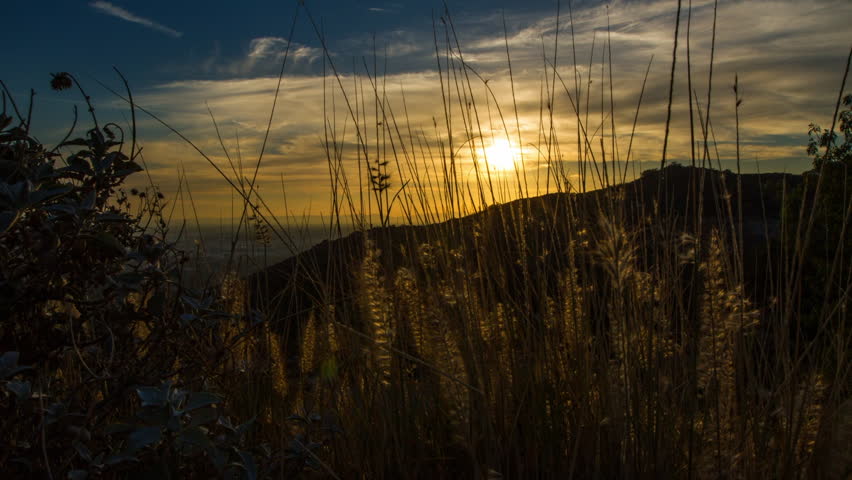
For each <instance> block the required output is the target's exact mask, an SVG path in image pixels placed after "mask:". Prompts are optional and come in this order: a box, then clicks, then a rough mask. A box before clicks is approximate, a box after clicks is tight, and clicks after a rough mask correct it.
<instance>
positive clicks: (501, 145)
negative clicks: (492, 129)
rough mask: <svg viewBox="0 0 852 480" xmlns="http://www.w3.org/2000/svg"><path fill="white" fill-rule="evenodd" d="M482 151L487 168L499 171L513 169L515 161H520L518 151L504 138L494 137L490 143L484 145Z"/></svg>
mask: <svg viewBox="0 0 852 480" xmlns="http://www.w3.org/2000/svg"><path fill="white" fill-rule="evenodd" d="M484 153H485V155H484V157H485V158H484V160H485V161H487V162H488V168H489V169H491V170H496V171H499V172H508V171H512V170H514V169H515V167H516V162H519V161H520V152H519V151H518V149H516V148H515V147H513V146H512V145H511V144H510V143H509V141H508V140H506V139H505V138H495V139H494V140H493V141H492V142H491V145H489V146H487V147H485V152H484ZM517 166H518V167H520V165H517Z"/></svg>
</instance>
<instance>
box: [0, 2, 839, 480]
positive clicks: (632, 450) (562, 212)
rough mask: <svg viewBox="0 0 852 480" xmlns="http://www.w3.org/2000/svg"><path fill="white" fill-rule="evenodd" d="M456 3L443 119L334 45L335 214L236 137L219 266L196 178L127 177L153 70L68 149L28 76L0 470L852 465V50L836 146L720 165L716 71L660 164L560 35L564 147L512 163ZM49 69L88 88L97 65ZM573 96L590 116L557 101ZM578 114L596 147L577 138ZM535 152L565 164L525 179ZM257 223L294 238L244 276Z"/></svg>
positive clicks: (5, 336)
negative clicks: (272, 184) (166, 191)
mask: <svg viewBox="0 0 852 480" xmlns="http://www.w3.org/2000/svg"><path fill="white" fill-rule="evenodd" d="M309 21H310V22H313V18H311V17H310V16H309ZM313 25H314V28H316V29H317V35H318V37H319V38H320V39H321V38H322V36H321V35H320V29H319V28H318V27H317V26H316V24H313ZM435 28H436V40H435V47H436V62H437V64H438V66H439V71H440V76H439V81H440V85H439V87H440V91H441V92H442V96H441V97H440V98H437V99H436V102H442V103H443V105H444V110H445V112H446V118H444V119H438V120H436V123H435V129H436V131H439V132H440V134H439V135H435V136H434V137H428V136H427V135H426V134H424V133H422V132H421V133H417V132H412V126H410V125H407V124H406V120H405V115H404V113H403V112H395V111H393V110H392V109H391V108H390V102H389V101H388V95H390V94H389V93H388V92H387V91H385V90H383V87H381V86H380V85H381V80H380V77H379V73H378V71H375V70H374V71H372V72H370V71H369V70H367V71H366V72H365V73H364V74H363V76H361V77H360V78H359V79H358V82H361V83H359V84H357V85H358V87H357V88H355V89H354V90H351V91H350V90H349V89H347V88H346V87H345V86H344V85H343V83H342V81H340V79H341V77H340V75H338V74H337V71H336V69H335V66H334V63H333V57H332V56H331V55H327V56H326V61H327V62H328V78H329V79H330V81H331V82H332V83H333V84H335V85H336V87H335V88H338V89H339V90H338V93H337V94H338V95H342V96H343V97H344V98H345V102H346V109H347V112H348V115H349V118H348V121H349V122H351V123H352V124H353V126H352V127H350V130H349V133H348V135H349V136H345V135H343V134H342V133H341V134H338V133H336V131H334V130H327V131H326V132H325V141H326V145H327V148H326V152H327V158H326V161H327V162H326V165H327V168H328V172H329V181H330V184H331V185H332V196H331V199H330V208H329V211H331V212H333V215H332V217H331V218H330V219H329V220H328V222H327V224H326V225H325V226H324V228H326V231H327V232H328V235H327V236H328V241H327V242H324V243H322V244H320V245H318V246H317V247H315V248H314V249H311V250H308V251H304V245H303V243H302V242H299V241H298V240H297V236H298V233H299V232H300V231H301V232H302V233H303V234H306V233H305V232H307V231H308V230H307V227H306V226H304V224H303V223H300V221H299V220H298V219H292V218H279V217H276V216H275V215H273V214H272V211H271V210H270V208H269V207H268V205H267V203H266V201H265V200H264V199H263V197H261V196H260V195H259V193H258V191H257V190H256V188H255V181H254V179H256V178H257V175H256V172H257V169H258V168H259V167H260V160H258V163H257V166H247V167H246V169H247V170H246V171H241V172H240V173H239V175H237V174H236V169H235V168H234V166H233V165H231V169H232V170H233V172H234V175H233V176H229V175H230V174H229V173H228V168H220V167H219V166H216V164H215V163H214V162H213V161H212V160H211V161H210V163H211V164H212V166H211V168H213V167H215V168H217V170H218V171H219V173H221V174H222V176H223V177H225V178H226V179H227V180H228V182H229V183H230V185H231V187H232V188H233V192H234V194H235V195H236V196H237V197H238V198H240V199H242V206H241V208H242V216H241V217H240V218H237V219H235V220H236V225H237V228H236V231H234V230H233V229H224V230H222V231H225V232H227V231H229V230H230V231H231V232H233V233H232V236H231V238H230V239H229V240H230V242H231V249H230V252H229V253H230V255H223V258H220V259H218V260H217V261H216V263H215V264H216V265H217V267H216V268H215V269H213V270H216V271H211V269H209V268H207V269H206V270H205V269H203V268H201V267H199V266H198V265H199V263H198V262H202V261H203V256H199V255H197V254H198V251H196V252H192V251H188V252H184V251H182V250H181V249H179V248H176V246H175V245H174V244H173V243H171V242H172V241H173V240H174V239H175V236H176V233H179V232H175V229H174V228H172V227H170V224H169V222H168V221H167V220H168V218H169V215H170V213H169V208H170V205H172V202H170V199H169V198H167V197H164V196H163V195H162V194H160V193H159V191H158V190H157V188H156V186H155V185H150V187H149V188H148V189H146V190H144V191H137V190H133V191H129V190H125V189H124V188H123V183H124V181H125V179H126V178H127V176H129V175H131V174H135V175H144V173H137V172H142V170H143V166H142V165H141V164H142V158H141V155H140V149H139V145H138V144H137V138H136V116H137V115H141V114H147V111H145V110H144V106H139V105H136V104H135V103H134V101H133V97H132V92H131V91H130V88H129V87H128V89H127V91H126V92H116V95H119V96H120V97H121V98H123V99H126V101H127V102H128V108H129V110H130V112H131V122H132V123H131V125H126V126H119V125H117V124H114V123H107V124H102V123H98V120H99V119H98V118H97V116H96V113H95V109H94V108H91V105H90V115H89V117H88V118H87V119H86V121H90V122H91V126H90V128H91V129H90V130H88V131H86V133H85V134H84V135H82V136H81V137H80V138H77V139H72V140H68V138H72V135H71V134H70V133H69V137H68V138H66V140H65V141H63V143H62V144H61V145H60V146H57V147H56V148H54V149H52V150H49V148H50V147H48V146H44V145H42V144H40V143H39V142H37V141H36V140H35V139H34V138H33V137H32V136H31V135H30V117H29V116H28V114H27V110H26V108H24V107H23V105H22V104H20V103H15V99H13V98H12V97H11V95H10V94H9V93H8V92H7V91H5V85H3V88H4V92H3V107H2V108H3V111H2V114H0V175H2V181H0V382H2V383H0V385H2V386H3V391H2V393H0V412H2V414H3V415H2V417H0V431H2V432H3V434H2V439H0V441H2V442H3V443H2V445H3V447H2V448H0V471H2V472H8V475H9V477H8V478H12V477H15V478H36V477H38V478H71V479H75V480H76V479H83V478H125V477H133V476H137V475H138V476H139V477H141V478H149V477H160V478H210V477H216V476H224V477H226V478H249V479H253V478H339V479H348V478H377V479H378V478H482V479H497V478H838V479H843V478H849V476H850V475H852V454H850V450H849V445H850V444H852V396H850V393H852V381H850V373H852V372H850V363H849V360H850V349H852V331H850V324H849V314H850V311H849V310H850V307H852V302H850V290H852V267H850V265H852V262H850V260H849V256H850V254H852V252H850V249H851V248H852V234H850V233H849V232H848V228H847V226H848V224H849V222H850V215H852V189H850V187H852V178H850V176H849V175H848V173H847V170H848V168H849V166H850V165H852V96H845V97H844V95H843V94H844V93H845V91H846V88H847V85H846V75H847V73H848V70H849V64H848V62H847V63H846V66H845V70H840V71H838V80H839V81H840V85H839V87H840V88H839V92H838V96H837V102H836V103H837V107H836V111H835V112H833V115H832V119H833V120H832V125H831V126H830V128H828V129H825V130H822V129H819V127H814V128H812V130H811V132H810V134H811V139H812V143H811V145H809V146H806V145H803V146H802V148H803V152H804V151H805V149H806V148H807V152H808V154H809V156H810V157H811V158H812V159H813V166H814V168H813V169H812V170H810V171H808V172H805V173H804V174H803V175H802V176H799V175H762V176H759V175H739V173H740V172H730V171H726V172H721V171H720V168H719V167H720V165H721V163H720V158H719V156H718V150H717V149H716V148H715V140H714V138H713V133H712V128H711V126H712V113H711V112H712V103H710V98H709V95H708V99H707V100H706V101H705V100H699V99H698V98H696V99H695V100H694V103H693V101H692V100H691V101H690V105H689V106H690V112H692V111H693V109H694V116H693V115H691V118H694V122H693V124H692V125H691V126H690V130H691V131H692V134H693V136H694V142H692V143H693V145H697V146H698V147H697V148H693V150H692V156H691V158H690V159H689V160H690V162H691V165H689V166H679V165H671V164H670V163H671V162H670V161H669V159H667V153H666V152H667V145H668V143H669V141H670V139H669V132H668V129H669V125H668V124H667V125H666V131H664V132H660V149H661V151H662V156H661V159H660V164H659V167H660V168H658V169H656V170H653V171H650V172H646V173H644V174H642V175H634V174H633V173H632V172H633V171H634V170H635V168H636V167H635V165H634V164H631V157H630V147H627V149H626V150H624V147H625V145H621V146H620V148H621V149H622V150H624V151H626V152H627V153H626V154H625V155H623V156H622V155H620V154H619V153H618V152H619V150H618V147H616V145H615V140H614V138H615V136H614V135H613V136H611V138H613V140H612V142H613V143H612V145H607V144H606V143H607V142H606V141H605V139H604V136H602V135H598V134H597V133H595V132H597V131H598V130H599V129H600V128H601V126H602V125H609V122H610V119H612V118H614V115H609V116H608V115H607V111H606V109H605V108H604V107H602V108H601V110H602V111H589V102H588V99H589V98H590V97H593V96H596V95H601V98H605V95H604V93H605V92H599V91H596V90H592V89H591V87H590V89H589V90H588V91H583V90H582V89H581V88H580V87H579V85H580V84H581V83H582V84H588V83H587V82H586V81H585V80H584V79H582V78H578V77H577V74H576V72H577V66H576V65H573V66H564V67H558V68H557V67H556V66H554V65H553V64H552V63H547V62H545V64H544V65H543V66H542V68H543V70H544V71H545V73H548V75H546V76H550V83H549V84H548V91H547V92H546V93H545V95H544V96H543V97H542V99H541V107H542V112H543V114H542V115H541V122H542V123H541V125H540V126H539V132H540V134H539V136H538V138H537V139H536V141H534V142H533V141H532V139H526V140H527V141H526V142H522V141H521V139H520V138H519V139H518V141H517V142H518V144H527V143H532V144H535V151H537V152H538V153H537V155H539V157H540V164H546V165H549V167H548V168H547V169H546V171H545V172H544V174H543V175H541V174H540V173H539V172H540V170H535V171H534V172H533V171H527V170H526V169H524V168H523V166H521V167H519V168H516V169H515V170H514V171H511V172H510V174H508V175H503V176H501V177H500V178H496V176H494V175H493V174H492V171H493V170H492V169H491V168H490V166H489V164H488V162H489V160H488V158H487V157H485V158H477V155H478V153H477V152H481V151H483V150H484V149H485V145H486V144H485V142H486V140H493V139H487V138H484V136H483V133H482V131H483V130H486V129H485V128H484V126H483V125H480V121H479V113H478V112H479V111H480V109H483V108H486V107H485V106H483V105H477V104H476V102H475V101H474V100H473V99H475V98H480V97H478V96H477V95H478V94H477V93H475V91H476V92H480V91H481V90H482V89H483V88H484V89H485V90H486V91H488V92H490V90H489V87H488V84H487V82H484V81H483V80H482V78H481V77H479V76H478V74H477V72H476V71H475V70H474V69H473V68H472V67H471V66H470V65H469V64H467V63H465V62H464V60H463V58H464V56H463V49H462V46H461V45H459V44H458V41H457V40H454V38H455V36H454V34H455V32H454V26H453V21H452V17H451V16H449V14H445V15H444V16H443V17H441V22H440V23H439V24H438V25H436V27H435ZM678 28H686V26H684V25H678ZM714 34H715V33H714ZM441 38H445V39H446V41H442V40H440V39H441ZM675 38H677V35H676V36H675ZM674 47H675V49H676V50H677V45H674ZM326 53H328V52H326ZM508 54H509V49H508V44H507V62H510V61H511V57H510V56H509V55H508ZM850 58H852V53H850ZM677 61H684V60H682V59H681V60H677V59H675V60H673V63H674V62H677ZM711 62H712V60H711ZM572 68H573V70H572ZM610 68H611V67H610ZM679 71H682V70H679ZM687 71H689V70H688V69H687ZM710 71H711V72H712V69H711V70H710ZM597 73H601V74H602V75H603V72H597ZM591 74H592V72H591V71H589V72H588V75H589V76H591ZM674 74H675V66H674V65H672V80H671V81H672V85H674V81H675V79H674ZM119 75H120V74H119ZM711 75H712V73H711ZM563 76H564V77H566V78H571V80H570V81H564V80H563V78H562V77H563ZM692 81H696V82H697V81H698V80H697V79H690V82H692ZM708 83H709V82H708ZM711 84H712V83H711ZM125 85H126V82H125ZM53 87H54V88H56V89H74V90H79V92H78V93H80V94H81V95H82V96H83V98H88V97H86V94H85V92H84V91H83V88H84V87H83V86H82V85H81V84H80V82H78V80H77V79H76V78H75V77H73V76H72V75H71V74H67V73H61V74H57V75H55V76H54V79H53ZM600 87H601V88H603V84H601V85H600ZM513 88H514V85H513ZM672 88H673V87H672ZM365 92H368V93H365ZM69 94H71V93H70V92H69ZM734 94H735V95H738V93H737V92H736V87H735V92H734ZM608 95H610V97H609V98H610V105H609V109H614V108H615V107H614V105H612V97H611V92H610V93H609V94H608ZM557 96H558V97H559V98H560V102H561V104H562V105H563V107H562V108H570V109H571V114H572V115H574V117H575V118H576V124H577V126H576V130H572V131H567V132H561V131H554V129H553V127H552V122H550V123H549V122H548V120H547V117H548V113H549V112H548V110H549V109H550V108H551V105H553V104H554V101H555V99H556V98H557ZM566 98H567V99H568V100H570V101H568V102H566V101H565V99H566ZM670 98H671V96H670ZM492 100H493V101H494V102H495V103H494V104H489V107H490V108H498V107H497V106H499V108H500V116H501V119H502V121H503V129H504V131H505V135H506V136H507V137H508V136H510V133H509V132H510V131H515V130H517V131H519V130H520V128H518V129H513V128H512V127H511V124H513V123H515V122H518V119H517V106H516V103H515V98H514V97H510V98H493V99H492ZM728 100H730V99H728ZM739 100H740V98H739V97H738V96H735V97H734V99H733V101H736V102H737V105H739V103H738V102H739ZM31 101H32V100H31ZM670 102H671V100H670ZM638 104H639V106H637V110H638V109H640V107H641V99H639V102H638ZM366 105H369V107H367V106H366ZM495 105H497V106H495ZM584 105H585V106H584ZM513 111H514V112H515V113H514V114H513V113H512V112H513ZM609 113H610V114H612V112H611V111H610V112H609ZM829 113H832V112H829ZM590 114H591V116H592V117H597V116H600V122H599V123H598V120H597V119H592V120H590ZM330 115H331V113H330ZM450 117H452V118H453V121H452V122H451V121H450ZM636 118H637V119H638V112H637V116H636ZM551 120H552V115H551ZM81 121H82V120H81ZM442 121H443V122H444V124H443V125H441V122H442ZM612 121H613V122H614V120H612ZM637 121H638V120H637ZM734 121H735V122H738V118H737V119H735V120H734ZM507 125H508V126H507ZM630 127H631V126H620V127H619V128H620V129H628V130H629V128H630ZM632 127H633V128H634V129H635V125H633V126H632ZM611 128H612V130H615V125H614V124H612V125H611ZM487 130H488V131H491V129H490V128H488V129H487ZM453 138H455V139H456V140H455V142H456V143H453V141H454V140H453ZM459 139H466V140H464V141H461V140H459ZM142 140H144V139H140V140H139V142H140V143H141V142H142ZM511 140H512V141H514V139H511ZM187 141H188V140H187ZM477 142H479V143H480V144H481V147H483V148H482V149H479V150H477V145H476V143H477ZM565 142H575V145H574V148H575V150H576V151H577V152H580V158H578V159H577V161H578V164H579V171H578V172H573V171H572V172H569V171H567V170H566V169H565V167H564V163H563V162H559V161H554V159H556V158H558V152H559V150H560V143H565ZM347 145H348V147H347ZM352 145H354V147H352ZM738 147H739V146H738ZM345 148H355V149H356V151H357V154H356V156H357V161H356V162H354V163H353V162H349V161H344V155H343V150H344V149H345ZM462 148H469V149H470V154H471V156H472V161H473V165H474V167H475V171H474V174H473V176H470V175H468V174H467V173H465V172H463V170H462V169H461V168H460V167H459V164H460V157H458V152H459V151H460V150H461V149H462ZM738 151H739V150H738ZM199 153H200V154H201V155H204V156H205V158H208V157H207V156H206V155H205V153H203V152H201V151H200V150H199ZM738 160H739V159H738ZM249 168H252V169H253V170H248V169H249ZM353 170H354V171H353ZM628 174H630V175H629V178H635V179H636V180H635V181H633V182H625V179H627V178H628ZM574 175H577V176H574ZM542 177H543V178H542ZM353 179H355V180H353ZM190 181H191V179H190ZM535 182H539V183H545V182H546V184H547V189H546V191H547V192H548V195H544V196H540V197H534V198H528V197H530V195H529V192H530V191H531V188H530V185H531V184H534V183H535ZM500 199H509V200H511V199H518V200H512V201H507V202H506V203H502V204H497V203H498V200H500ZM395 219H403V220H402V221H397V220H395ZM395 223H405V224H406V225H394V224H395ZM298 225H302V227H298ZM351 225H354V230H355V232H354V233H353V234H351V235H345V233H348V230H349V229H350V228H352V227H350V226H351ZM181 228H184V227H181ZM185 228H194V227H192V226H190V227H185ZM178 230H180V229H178ZM198 231H199V232H200V231H201V230H200V228H199V229H198ZM240 232H243V233H240ZM245 232H249V234H250V235H249V238H248V239H247V238H246V237H245ZM199 235H200V233H199ZM252 241H254V242H256V245H257V246H258V252H262V251H265V250H264V246H269V245H275V246H276V248H279V249H289V251H290V252H291V253H293V254H295V255H294V256H292V257H291V258H289V259H288V260H287V261H284V262H281V263H278V264H276V265H274V266H273V265H272V263H273V262H268V261H267V262H266V263H265V264H262V265H260V266H262V267H269V268H259V269H258V268H255V267H253V268H252V270H258V271H255V272H254V273H253V274H252V275H244V273H245V270H241V267H240V263H239V262H238V261H237V260H239V258H238V257H239V255H235V254H234V252H235V251H236V249H237V247H236V245H237V244H238V243H243V244H245V243H246V242H252ZM226 243H227V242H226ZM261 257H262V255H260V254H258V255H256V256H255V257H254V258H255V259H257V258H261ZM258 261H260V260H258ZM193 264H195V265H196V266H195V267H193ZM208 267H209V266H208ZM199 272H204V273H205V275H203V276H202V277H203V278H199ZM190 277H191V278H190ZM4 478H6V477H4Z"/></svg>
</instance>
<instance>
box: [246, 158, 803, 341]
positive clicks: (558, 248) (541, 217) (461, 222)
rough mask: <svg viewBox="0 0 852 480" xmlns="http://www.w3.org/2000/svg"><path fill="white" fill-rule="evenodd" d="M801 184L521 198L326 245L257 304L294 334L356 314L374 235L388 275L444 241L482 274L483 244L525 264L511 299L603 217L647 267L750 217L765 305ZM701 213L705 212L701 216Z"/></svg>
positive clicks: (748, 233) (655, 177)
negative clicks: (323, 314) (311, 312)
mask: <svg viewBox="0 0 852 480" xmlns="http://www.w3.org/2000/svg"><path fill="white" fill-rule="evenodd" d="M801 183H802V176H800V175H791V174H781V173H768V174H743V175H736V174H734V173H732V172H730V171H726V172H719V171H716V170H710V169H700V168H692V167H683V166H679V165H672V166H669V167H667V168H665V169H664V170H662V171H659V170H649V171H646V172H644V173H643V174H642V176H641V177H640V178H639V179H637V180H635V181H632V182H629V183H626V184H623V185H618V186H614V187H609V188H606V189H601V190H596V191H592V192H587V193H552V194H548V195H544V196H540V197H535V198H526V199H521V200H516V201H513V202H510V203H506V204H500V205H494V206H491V207H489V208H487V209H485V210H484V211H481V212H479V213H476V214H473V215H469V216H467V217H464V218H459V219H454V220H450V221H447V222H442V223H437V224H432V225H423V226H391V227H387V228H375V229H372V230H369V231H367V232H355V233H353V234H351V235H349V236H347V237H344V238H341V239H338V240H333V241H323V242H322V243H319V244H317V245H315V246H314V247H312V248H310V249H308V250H307V251H305V252H303V253H301V254H298V255H296V256H294V257H291V258H289V259H287V260H284V261H282V262H280V263H278V264H275V265H273V266H271V267H269V268H267V269H265V270H263V271H260V272H258V273H255V274H253V275H251V276H249V277H248V280H249V285H250V289H251V292H252V294H251V295H252V300H253V302H254V303H255V304H256V305H257V306H259V307H261V308H263V310H264V311H268V312H273V316H274V318H273V321H276V324H277V325H278V326H279V328H281V329H283V330H289V327H290V326H292V325H299V324H300V323H301V322H299V321H298V320H299V319H302V318H304V317H305V316H306V315H307V313H306V312H307V310H308V309H310V307H311V306H312V305H316V304H327V303H335V304H336V305H338V308H339V310H341V311H344V312H345V311H346V310H347V309H349V308H352V305H351V296H352V292H353V291H354V288H353V287H354V283H353V282H354V281H355V278H356V273H357V271H358V265H359V264H360V261H361V259H362V257H363V253H364V247H365V241H364V240H365V238H367V237H368V238H370V239H371V240H372V242H373V244H374V245H375V246H376V247H377V248H378V249H379V250H380V252H381V254H380V261H381V263H382V264H383V265H384V266H385V269H386V270H388V271H392V269H394V268H398V267H400V266H406V265H408V264H410V263H411V262H412V257H413V256H415V253H416V252H417V250H418V248H420V246H421V245H423V244H433V245H434V244H436V243H438V242H440V243H441V245H437V246H438V247H440V248H439V250H440V251H441V252H445V253H446V252H450V251H453V252H455V254H456V255H458V256H461V257H462V258H463V259H464V261H465V262H467V264H468V267H469V268H470V269H471V270H470V271H475V265H474V262H475V259H474V258H469V257H468V256H467V255H466V252H474V251H477V250H476V249H474V247H475V246H476V247H477V248H478V251H483V250H484V251H487V252H490V253H493V255H494V256H495V258H501V259H508V261H511V262H514V263H516V264H517V268H510V269H509V270H510V271H512V272H514V278H505V279H500V282H502V283H501V288H498V289H496V290H498V291H503V292H504V293H505V295H507V297H510V296H511V295H514V294H517V292H521V291H523V290H524V282H525V281H526V280H525V277H524V276H525V275H526V276H531V277H532V278H536V277H535V275H540V274H543V275H553V274H554V272H559V271H561V270H562V269H563V267H565V265H566V256H565V254H566V252H567V251H568V245H569V242H570V241H571V239H572V236H575V235H577V232H580V231H582V230H585V231H586V232H589V234H590V235H591V236H592V237H594V235H595V231H596V230H597V228H598V225H599V223H600V219H601V218H602V217H607V218H610V221H614V222H617V223H619V224H621V225H623V226H624V228H625V229H626V230H627V231H628V232H632V233H631V235H643V236H644V238H643V241H641V242H637V243H639V244H641V245H643V248H642V251H641V253H640V261H641V262H644V263H645V264H646V265H650V264H652V263H653V262H654V261H655V260H654V251H653V250H654V249H653V248H649V246H653V245H654V242H659V241H677V240H678V239H681V238H683V237H682V234H684V233H686V234H688V235H691V236H697V235H699V233H698V231H697V230H698V229H699V228H700V229H701V232H700V235H701V236H702V237H704V238H706V236H707V235H708V233H709V232H710V231H711V229H717V230H718V231H720V232H721V234H722V235H724V236H725V237H726V238H729V239H735V238H736V237H737V236H738V233H739V225H740V220H742V236H743V245H744V248H743V258H744V265H745V269H744V278H745V280H746V282H745V283H746V291H747V292H749V294H750V295H751V296H752V298H754V299H755V301H756V302H757V303H758V304H759V303H761V301H762V300H763V296H764V295H765V290H766V289H765V285H764V279H763V278H762V275H764V273H765V272H766V268H765V266H766V259H767V253H768V251H769V250H770V249H776V248H777V246H778V238H779V234H780V225H781V215H782V206H783V201H784V195H785V194H786V193H789V192H790V191H792V190H793V189H795V188H796V187H797V186H798V185H800V184H801ZM740 191H741V192H742V193H741V195H740V194H739V193H738V192H740ZM699 200H701V201H699ZM740 200H741V208H742V218H740V212H739V205H740ZM699 208H700V210H701V211H700V213H701V215H700V216H699V215H697V214H696V212H697V211H698V210H699ZM602 212H606V213H602ZM699 220H700V222H699ZM568 225H572V226H573V228H568ZM649 235H650V236H649ZM705 243H706V242H705ZM522 264H525V268H522V266H521V265H522ZM510 277H512V275H510ZM489 281H490V280H489ZM494 281H496V279H494ZM297 337H298V335H297Z"/></svg>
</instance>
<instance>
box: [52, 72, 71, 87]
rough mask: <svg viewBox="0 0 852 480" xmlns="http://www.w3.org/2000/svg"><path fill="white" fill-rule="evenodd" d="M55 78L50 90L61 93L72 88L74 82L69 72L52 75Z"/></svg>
mask: <svg viewBox="0 0 852 480" xmlns="http://www.w3.org/2000/svg"><path fill="white" fill-rule="evenodd" d="M50 75H51V76H52V77H53V78H52V79H51V80H50V88H52V89H54V90H56V91H61V90H67V89H69V88H71V87H72V85H73V82H72V80H71V75H70V74H68V72H59V73H51V74H50Z"/></svg>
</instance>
